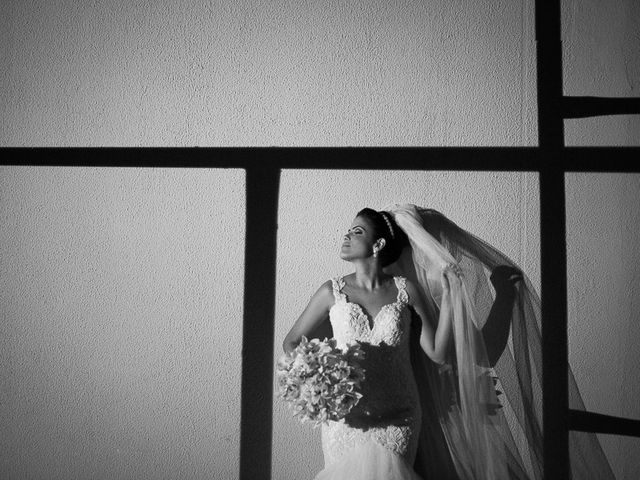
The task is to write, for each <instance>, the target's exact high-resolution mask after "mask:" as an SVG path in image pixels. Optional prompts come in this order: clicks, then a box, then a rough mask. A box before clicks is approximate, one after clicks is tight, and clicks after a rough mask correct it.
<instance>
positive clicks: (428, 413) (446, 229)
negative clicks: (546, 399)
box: [283, 205, 613, 480]
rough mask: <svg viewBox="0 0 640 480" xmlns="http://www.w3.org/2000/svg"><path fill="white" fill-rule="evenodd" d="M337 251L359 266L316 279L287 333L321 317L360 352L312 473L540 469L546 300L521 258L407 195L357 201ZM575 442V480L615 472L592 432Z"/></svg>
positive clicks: (480, 474) (426, 475)
mask: <svg viewBox="0 0 640 480" xmlns="http://www.w3.org/2000/svg"><path fill="white" fill-rule="evenodd" d="M340 257H341V258H342V259H343V260H345V261H348V262H351V263H352V264H353V267H354V270H355V271H354V272H353V273H351V274H348V275H344V276H337V277H335V278H332V279H331V280H329V281H327V282H325V283H324V284H322V285H321V286H320V288H319V289H318V290H317V292H316V293H315V294H314V295H313V297H312V298H311V300H310V301H309V303H308V305H307V307H306V308H305V309H304V311H303V312H302V314H301V315H300V317H299V318H298V320H297V321H296V322H295V324H294V325H293V327H292V328H291V330H290V331H289V333H288V334H287V335H286V337H285V339H284V342H283V349H284V351H285V352H290V351H291V350H293V349H294V348H295V347H296V346H297V345H298V343H299V342H300V340H301V339H302V337H303V336H306V337H312V336H314V335H316V336H317V333H318V331H320V330H322V329H323V328H324V327H326V322H325V321H326V319H327V318H328V319H329V322H330V326H331V328H332V332H333V337H334V338H335V339H336V341H337V343H338V345H339V346H343V347H344V346H346V345H348V344H350V343H353V342H358V343H359V344H360V345H361V348H362V349H363V350H364V351H365V360H364V363H363V365H362V366H363V367H364V369H365V380H364V382H363V385H362V389H361V393H362V395H363V396H362V398H361V400H360V402H359V403H358V404H357V405H356V406H355V407H354V408H353V409H352V410H351V412H350V413H349V414H348V415H347V416H346V417H344V418H343V419H341V420H340V421H337V422H335V421H329V422H327V423H326V424H323V425H322V450H323V454H324V459H325V468H324V469H323V470H322V471H321V472H319V473H318V475H317V476H316V480H325V479H333V480H338V479H340V480H358V479H362V480H365V479H366V480H375V479H380V480H420V479H424V480H429V479H438V480H441V479H460V480H467V479H468V480H472V479H473V480H480V479H486V480H489V479H491V480H493V479H534V478H535V479H540V478H542V410H541V390H540V388H539V387H540V386H541V369H542V367H541V356H540V333H539V328H540V304H539V299H538V297H537V295H536V294H535V291H534V290H533V288H532V286H531V284H530V282H529V280H528V279H527V278H526V277H525V276H524V275H523V274H522V272H521V271H520V270H519V269H518V268H517V266H516V265H515V264H514V263H513V262H511V261H510V260H509V259H508V258H507V257H505V256H504V255H503V254H501V253H500V252H498V251H497V250H496V249H494V248H493V247H491V246H490V245H488V244H486V243H485V242H483V241H482V240H480V239H478V238H477V237H474V236H473V235H472V234H470V233H468V232H466V231H464V230H462V229H461V228H459V227H458V226H457V225H455V224H454V223H453V222H451V221H450V220H448V219H447V218H446V217H444V216H443V215H442V214H440V213H438V212H436V211H434V210H429V209H421V208H418V207H415V206H413V205H396V206H393V207H390V208H387V209H386V210H384V211H380V212H377V211H375V210H372V209H369V208H365V209H363V210H361V211H360V212H358V214H357V215H356V217H355V219H354V220H353V222H352V223H351V226H350V227H349V229H348V230H347V232H346V233H345V235H344V237H343V242H342V246H341V250H340ZM507 346H509V347H510V348H507ZM501 390H502V391H501ZM503 391H504V395H503ZM499 396H500V397H501V398H500V399H499V398H498V397H499ZM502 397H506V398H502ZM578 398H579V395H578ZM504 407H506V408H504ZM505 411H506V413H507V415H505ZM515 438H517V439H518V441H516V440H515ZM571 448H572V454H574V453H575V454H580V455H582V456H584V458H586V459H588V460H585V461H584V462H583V463H582V464H581V468H580V469H579V470H578V472H577V473H579V475H580V476H576V477H575V478H613V476H612V475H608V474H609V473H610V469H609V468H607V467H608V463H607V461H606V458H605V457H604V455H603V454H602V451H601V449H600V447H599V444H598V443H597V441H596V440H595V436H591V437H589V438H583V439H582V440H581V443H579V444H578V443H577V442H574V444H572V446H571ZM585 454H586V455H585ZM587 462H591V464H590V465H585V464H586V463H587ZM603 473H606V474H607V476H606V477H602V475H603ZM589 475H593V476H592V477H590V476H589ZM596 475H597V476H596Z"/></svg>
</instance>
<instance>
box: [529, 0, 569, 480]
mask: <svg viewBox="0 0 640 480" xmlns="http://www.w3.org/2000/svg"><path fill="white" fill-rule="evenodd" d="M536 43H537V45H536V46H537V69H538V71H537V79H538V136H539V147H540V150H541V151H542V154H543V155H544V157H545V160H546V165H545V166H544V167H542V169H541V171H540V224H541V227H540V228H541V232H540V234H541V235H540V236H541V250H542V251H541V256H542V259H541V260H542V359H543V360H542V376H543V383H542V388H543V428H544V478H545V480H556V479H557V480H566V479H568V478H570V465H569V430H568V412H569V391H568V383H567V382H568V377H567V375H568V373H567V366H568V349H567V247H566V212H565V183H564V170H562V169H561V168H554V164H555V165H557V164H558V163H559V160H560V158H561V155H562V150H563V147H564V120H563V118H562V105H563V103H562V101H563V91H562V81H563V77H562V38H561V11H560V0H546V1H542V0H536Z"/></svg>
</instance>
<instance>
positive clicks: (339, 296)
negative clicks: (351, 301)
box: [331, 277, 346, 303]
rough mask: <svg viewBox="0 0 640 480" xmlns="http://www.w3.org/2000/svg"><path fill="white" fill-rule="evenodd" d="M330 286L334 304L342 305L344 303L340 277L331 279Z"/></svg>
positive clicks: (342, 283)
mask: <svg viewBox="0 0 640 480" xmlns="http://www.w3.org/2000/svg"><path fill="white" fill-rule="evenodd" d="M331 285H333V298H335V300H336V303H343V302H345V301H346V298H345V295H344V293H342V288H343V287H344V280H343V279H342V277H333V278H332V279H331Z"/></svg>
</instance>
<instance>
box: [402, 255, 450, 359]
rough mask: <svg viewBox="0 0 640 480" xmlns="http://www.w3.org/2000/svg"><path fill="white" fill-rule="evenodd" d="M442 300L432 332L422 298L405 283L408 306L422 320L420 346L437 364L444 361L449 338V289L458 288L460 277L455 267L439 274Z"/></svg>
mask: <svg viewBox="0 0 640 480" xmlns="http://www.w3.org/2000/svg"><path fill="white" fill-rule="evenodd" d="M441 282H442V300H441V304H440V316H439V318H438V327H437V329H436V331H435V332H434V331H433V327H432V326H431V324H430V323H429V320H428V317H427V315H428V313H427V307H426V305H425V304H424V300H423V299H422V296H421V295H420V294H419V293H418V290H417V287H416V286H415V285H414V284H413V283H411V282H407V293H408V294H409V304H410V305H411V306H412V307H413V308H414V309H415V311H416V313H417V314H418V315H419V316H420V319H421V320H422V330H421V333H420V346H421V347H422V350H423V351H424V353H426V354H427V355H428V356H429V358H430V359H431V360H433V361H434V362H436V363H438V364H442V363H444V361H445V358H446V353H447V348H448V346H449V342H450V338H451V320H452V315H453V307H452V305H451V296H450V295H451V293H450V289H451V286H452V285H455V287H456V288H460V277H459V272H458V270H457V267H452V266H450V265H447V266H446V267H445V268H444V269H443V271H442V274H441Z"/></svg>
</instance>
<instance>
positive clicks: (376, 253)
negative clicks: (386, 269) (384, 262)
mask: <svg viewBox="0 0 640 480" xmlns="http://www.w3.org/2000/svg"><path fill="white" fill-rule="evenodd" d="M373 256H374V258H375V257H377V256H378V249H377V248H375V247H374V248H373Z"/></svg>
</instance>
